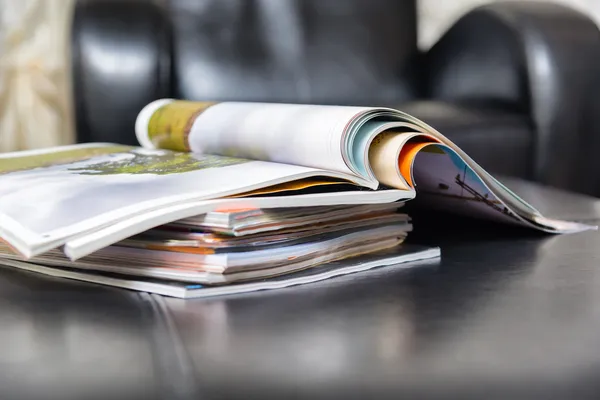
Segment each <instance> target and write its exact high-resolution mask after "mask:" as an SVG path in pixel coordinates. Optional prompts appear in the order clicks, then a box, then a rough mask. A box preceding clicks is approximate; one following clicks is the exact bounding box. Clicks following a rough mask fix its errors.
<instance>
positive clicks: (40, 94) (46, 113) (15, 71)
mask: <svg viewBox="0 0 600 400" xmlns="http://www.w3.org/2000/svg"><path fill="white" fill-rule="evenodd" d="M492 1H493V0H451V1H441V0H420V2H419V18H420V20H419V44H420V46H421V47H422V48H424V49H426V48H428V47H430V46H431V45H432V44H433V43H435V41H436V40H437V39H438V38H439V36H440V35H442V34H443V33H444V32H445V31H446V30H447V29H448V28H449V27H450V25H451V24H452V23H453V22H454V21H455V20H456V19H458V18H459V17H460V16H461V15H463V14H464V13H466V12H467V11H469V10H470V9H472V8H474V7H476V6H478V5H481V4H484V3H490V2H492ZM557 1H559V2H561V3H566V4H569V5H571V6H572V7H574V8H576V9H579V10H581V11H583V12H586V13H588V14H590V15H592V16H593V18H594V19H595V20H596V21H598V22H599V23H600V0H557ZM73 4H74V0H0V152H6V151H14V150H23V149H32V148H40V147H47V146H55V145H60V144H68V143H72V142H73V140H74V137H75V135H74V132H73V123H72V107H71V96H70V86H69V85H70V71H69V66H70V61H69V60H70V54H69V45H68V43H69V25H70V21H71V13H72V9H73Z"/></svg>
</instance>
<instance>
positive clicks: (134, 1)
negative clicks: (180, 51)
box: [71, 0, 171, 144]
mask: <svg viewBox="0 0 600 400" xmlns="http://www.w3.org/2000/svg"><path fill="white" fill-rule="evenodd" d="M161 11H162V10H161V9H160V7H158V6H157V5H156V4H153V3H150V2H148V1H141V0H80V1H78V2H77V4H76V7H75V13H74V15H73V25H72V29H71V31H72V32H71V53H72V54H71V58H72V74H73V100H74V107H75V116H76V127H77V141H78V142H116V143H124V144H136V143H137V141H136V139H135V135H134V134H133V126H134V123H135V118H136V116H137V114H138V113H139V111H140V110H141V109H142V107H144V105H146V104H148V103H149V102H150V101H152V100H154V99H157V98H161V97H168V96H169V95H170V88H171V83H170V80H171V73H170V64H169V63H170V58H171V57H170V42H169V40H168V37H169V35H168V32H169V27H168V21H167V19H166V18H165V16H164V13H163V12H161Z"/></svg>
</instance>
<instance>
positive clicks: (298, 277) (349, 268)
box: [0, 245, 440, 299]
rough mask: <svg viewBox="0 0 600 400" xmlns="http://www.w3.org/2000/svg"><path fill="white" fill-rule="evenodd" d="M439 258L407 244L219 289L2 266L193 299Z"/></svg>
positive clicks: (32, 266) (56, 269)
mask: <svg viewBox="0 0 600 400" xmlns="http://www.w3.org/2000/svg"><path fill="white" fill-rule="evenodd" d="M439 257H440V249H439V248H426V247H421V246H416V245H403V246H402V247H400V248H395V249H391V250H383V251H380V252H376V253H372V254H368V255H362V256H359V257H355V258H350V259H345V260H341V261H334V262H331V263H329V264H326V265H324V266H322V267H319V268H312V269H307V270H303V271H299V272H295V273H291V274H289V275H284V276H277V277H273V278H269V279H264V280H260V281H254V282H242V283H233V284H230V285H219V286H207V285H202V284H197V283H186V282H183V281H170V280H166V281H165V280H162V279H152V278H143V277H139V276H128V275H123V274H114V273H108V272H101V273H97V272H93V271H89V270H85V269H79V270H78V269H71V268H64V267H48V266H45V265H41V264H36V263H32V262H23V261H18V260H12V259H2V258H0V265H4V266H7V267H12V268H18V269H22V270H25V271H31V272H35V273H39V274H43V275H49V276H53V277H57V278H67V279H73V280H79V281H84V282H91V283H97V284H102V285H107V286H114V287H118V288H123V289H130V290H137V291H143V292H150V293H156V294H160V295H164V296H171V297H179V298H183V299H191V298H200V297H212V296H221V295H230V294H240V293H248V292H255V291H259V290H272V289H282V288H286V287H290V286H296V285H303V284H308V283H313V282H318V281H323V280H326V279H331V278H335V277H339V276H342V275H348V274H355V273H358V272H364V271H368V270H372V269H375V268H381V267H393V268H408V267H414V266H417V265H421V264H423V263H427V265H431V264H432V263H436V261H435V259H436V258H439Z"/></svg>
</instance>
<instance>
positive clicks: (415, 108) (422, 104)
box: [394, 101, 534, 178]
mask: <svg viewBox="0 0 600 400" xmlns="http://www.w3.org/2000/svg"><path fill="white" fill-rule="evenodd" d="M394 108H397V109H400V110H402V111H405V112H407V113H409V114H411V115H414V116H415V117H417V118H420V119H422V120H423V121H425V122H427V123H428V124H429V125H431V126H433V127H434V128H436V129H437V130H438V131H440V132H441V133H442V134H444V135H445V136H447V137H448V138H449V139H451V140H452V141H453V142H455V143H456V144H457V145H458V146H459V147H460V148H462V149H463V150H464V151H465V152H466V153H467V154H469V155H470V156H471V157H472V158H473V159H474V160H475V161H476V162H478V163H480V165H481V166H482V167H484V168H485V169H486V170H488V172H493V173H496V174H503V175H511V176H521V177H525V178H527V177H530V176H531V170H532V165H533V156H534V130H533V126H532V122H531V120H530V119H529V117H528V116H526V115H524V114H522V113H519V112H515V111H511V110H505V109H503V108H501V107H499V106H498V105H495V106H494V107H491V106H490V105H486V104H457V103H449V102H441V101H415V102H409V103H402V104H399V105H395V107H394Z"/></svg>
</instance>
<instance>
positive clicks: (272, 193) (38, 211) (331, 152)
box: [0, 99, 591, 259]
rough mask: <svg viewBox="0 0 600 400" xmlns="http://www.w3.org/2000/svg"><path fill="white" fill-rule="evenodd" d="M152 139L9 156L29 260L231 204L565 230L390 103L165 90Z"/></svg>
mask: <svg viewBox="0 0 600 400" xmlns="http://www.w3.org/2000/svg"><path fill="white" fill-rule="evenodd" d="M136 135H137V137H138V140H139V142H140V145H141V146H140V147H131V146H122V145H119V144H98V143H92V144H82V145H74V146H64V147H59V148H53V149H45V150H35V151H25V152H17V153H8V154H3V155H0V236H1V237H2V238H3V239H4V240H5V241H6V242H7V243H9V244H10V245H11V246H12V247H13V248H14V249H16V250H17V251H18V252H19V253H21V254H22V255H24V256H25V257H33V256H36V255H40V254H42V253H44V252H47V251H49V250H52V249H55V248H58V247H61V246H64V251H65V253H66V254H67V256H69V257H70V258H71V259H77V258H80V257H83V256H85V255H87V254H90V253H92V252H94V251H96V250H99V249H101V248H103V247H106V246H108V245H111V244H113V243H116V242H118V241H120V240H123V239H125V238H127V237H130V236H132V235H135V234H138V233H141V232H144V231H146V230H148V229H151V228H154V227H156V226H159V225H164V224H167V223H169V222H173V221H177V220H181V219H184V218H190V217H195V216H198V215H201V214H206V213H207V212H210V211H214V210H218V209H221V208H223V207H242V208H243V207H246V208H260V209H266V208H281V207H309V206H310V207H312V206H327V205H350V204H375V203H389V202H393V201H406V200H410V199H413V198H415V201H418V202H420V203H422V204H424V205H427V206H428V207H432V208H441V209H446V210H449V211H452V212H460V213H464V214H468V215H470V216H473V217H480V218H487V219H492V220H496V221H499V222H504V223H509V224H515V225H521V226H526V227H530V228H534V229H539V230H542V231H546V232H553V233H564V232H575V231H580V230H584V229H589V228H591V227H590V226H587V225H583V224H579V223H575V222H568V221H558V220H553V219H549V218H546V217H544V216H542V215H541V214H540V213H539V212H538V211H537V210H535V208H533V207H532V206H531V205H529V204H527V203H526V202H524V201H523V200H521V199H520V198H519V197H518V196H517V195H516V194H514V193H512V192H511V191H510V190H509V189H507V188H506V187H504V186H503V185H502V184H501V183H500V182H498V181H497V180H496V179H494V178H493V177H492V176H491V175H489V174H488V173H487V172H485V171H484V170H483V169H482V168H481V167H480V166H479V165H477V164H476V163H475V162H474V161H473V160H472V159H471V158H470V157H469V156H468V155H466V154H465V153H464V152H463V151H462V150H460V149H459V148H458V147H457V146H456V145H455V144H454V143H452V142H451V141H450V140H449V139H447V138H446V137H444V136H443V135H442V134H441V133H439V132H437V131H436V130H435V129H433V128H432V127H430V126H428V125H426V124H425V123H424V122H422V121H419V120H418V119H416V118H414V117H412V116H410V115H407V114H405V113H402V112H401V111H396V110H392V109H386V108H368V107H346V106H318V105H294V104H266V103H239V102H225V103H210V102H190V101H176V100H171V99H162V100H158V101H155V102H152V103H150V104H149V105H147V106H146V107H145V108H144V109H143V110H141V112H140V114H139V116H138V119H137V121H136Z"/></svg>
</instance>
